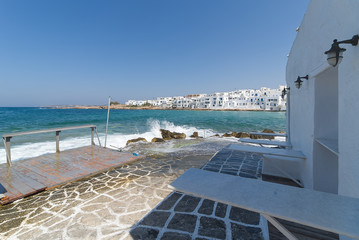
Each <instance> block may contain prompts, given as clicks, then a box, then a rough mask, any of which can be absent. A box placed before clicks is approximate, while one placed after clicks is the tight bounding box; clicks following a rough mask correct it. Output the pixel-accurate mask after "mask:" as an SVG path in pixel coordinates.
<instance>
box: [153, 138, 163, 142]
mask: <svg viewBox="0 0 359 240" xmlns="http://www.w3.org/2000/svg"><path fill="white" fill-rule="evenodd" d="M164 141H165V140H163V138H152V141H151V142H164Z"/></svg>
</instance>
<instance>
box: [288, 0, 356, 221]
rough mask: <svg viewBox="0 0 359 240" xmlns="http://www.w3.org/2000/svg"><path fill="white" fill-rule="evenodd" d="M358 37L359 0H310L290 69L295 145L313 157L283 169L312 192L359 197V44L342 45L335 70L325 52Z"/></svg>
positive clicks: (290, 118) (291, 128) (291, 137)
mask: <svg viewBox="0 0 359 240" xmlns="http://www.w3.org/2000/svg"><path fill="white" fill-rule="evenodd" d="M357 34H359V1H358V0H345V1H334V0H330V1H329V0H312V1H311V2H310V4H309V6H308V9H307V12H306V14H305V16H304V19H303V21H302V23H301V25H300V27H299V31H298V33H297V37H296V39H295V41H294V43H293V46H292V49H291V51H290V54H289V57H288V62H287V70H286V82H287V86H288V87H290V90H289V94H288V96H287V97H288V99H289V100H288V102H289V106H288V108H289V109H288V111H287V115H288V134H289V141H290V142H291V144H292V145H293V149H294V150H300V151H302V152H303V153H304V154H305V155H306V158H307V159H306V160H304V161H302V162H300V163H299V164H297V166H293V165H287V166H286V165H285V164H284V163H283V167H286V169H287V171H288V172H291V174H294V175H295V176H296V177H297V178H298V179H300V181H301V182H302V183H303V185H304V186H305V187H306V188H311V189H314V190H318V191H324V192H331V193H335V194H339V195H345V196H350V197H356V198H359V140H358V139H359V124H358V123H359V104H358V100H357V95H358V92H359V45H357V46H352V44H340V45H339V46H340V47H341V48H345V49H346V51H345V52H344V53H343V58H342V61H341V63H340V64H338V65H337V66H335V67H333V66H331V65H329V64H328V61H327V57H328V56H327V55H326V54H324V52H326V51H327V50H329V49H330V48H331V45H332V43H333V40H334V39H338V41H342V40H347V39H352V37H353V36H354V35H357ZM306 75H308V80H306V79H304V78H303V79H302V81H303V82H302V86H301V87H300V88H297V87H296V86H295V81H296V80H297V78H298V76H299V77H304V76H306ZM358 227H359V225H358Z"/></svg>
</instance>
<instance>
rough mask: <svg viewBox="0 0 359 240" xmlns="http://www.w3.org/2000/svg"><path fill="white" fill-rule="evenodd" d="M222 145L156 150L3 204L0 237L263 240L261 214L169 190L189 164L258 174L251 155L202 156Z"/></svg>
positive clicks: (234, 172) (259, 164)
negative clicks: (117, 165) (166, 151)
mask: <svg viewBox="0 0 359 240" xmlns="http://www.w3.org/2000/svg"><path fill="white" fill-rule="evenodd" d="M225 144H227V143H223V142H221V143H215V142H213V143H209V144H202V143H198V144H196V145H195V146H194V147H193V146H191V147H189V148H191V149H195V150H196V151H195V152H185V153H183V152H180V151H179V152H175V153H168V154H166V155H163V154H160V155H159V156H157V157H156V156H155V155H156V154H154V155H153V156H152V157H149V158H146V159H143V160H140V161H138V162H134V163H131V164H128V165H125V166H123V167H120V168H116V169H113V170H110V171H107V172H105V173H102V174H99V175H97V176H94V177H92V178H89V179H83V180H80V181H77V182H73V183H69V184H67V185H64V186H62V187H58V188H55V189H52V190H48V191H45V192H42V193H39V194H36V195H34V196H31V197H27V198H24V199H21V200H18V201H16V202H14V203H11V204H8V205H5V206H1V207H0V239H1V240H3V239H46V240H49V239H231V238H233V239H262V238H265V239H266V238H267V237H266V235H267V233H266V232H265V231H263V230H262V229H261V228H260V227H261V226H262V225H263V224H265V222H264V220H263V219H262V218H261V217H260V216H259V215H256V214H253V213H251V212H248V211H245V210H242V209H238V208H232V207H230V206H227V205H224V204H220V203H216V202H213V201H209V200H205V199H200V198H196V197H193V196H189V195H185V194H181V193H177V192H172V190H170V189H169V188H168V184H169V183H171V182H172V181H173V180H175V179H176V178H177V177H178V176H179V175H181V174H182V173H184V172H185V171H186V170H187V169H189V168H191V167H196V168H200V167H203V168H204V169H206V170H211V171H219V172H227V173H228V174H235V175H241V174H242V175H243V174H246V175H247V174H248V177H256V178H259V177H260V170H261V160H260V158H258V156H257V155H251V154H249V155H237V154H241V153H234V152H229V151H227V150H222V151H220V152H219V153H218V154H217V155H216V156H215V157H213V158H212V159H211V160H210V161H208V159H210V158H211V157H212V155H213V154H214V153H215V152H216V151H218V150H220V149H222V148H223V147H224V146H225ZM191 151H192V150H191ZM234 157H235V158H240V157H241V158H240V159H242V160H240V162H238V161H232V160H233V158H234ZM255 164H257V167H255ZM249 175H250V176H249Z"/></svg>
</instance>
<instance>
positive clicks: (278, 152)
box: [227, 144, 306, 160]
mask: <svg viewBox="0 0 359 240" xmlns="http://www.w3.org/2000/svg"><path fill="white" fill-rule="evenodd" d="M227 149H231V150H237V151H242V152H253V153H257V154H261V155H263V154H266V155H273V156H283V157H287V158H288V160H289V159H290V160H296V159H306V157H305V155H304V154H303V153H302V152H300V151H294V150H288V149H278V148H267V147H256V146H247V145H240V144H230V145H229V146H228V147H227Z"/></svg>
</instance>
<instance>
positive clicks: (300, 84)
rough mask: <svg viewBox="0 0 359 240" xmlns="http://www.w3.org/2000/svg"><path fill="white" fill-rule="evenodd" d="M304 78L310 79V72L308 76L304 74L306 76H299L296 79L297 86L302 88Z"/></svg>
mask: <svg viewBox="0 0 359 240" xmlns="http://www.w3.org/2000/svg"><path fill="white" fill-rule="evenodd" d="M302 79H307V80H308V79H309V76H308V74H307V75H306V76H304V77H300V76H298V77H297V81H294V83H295V86H296V87H297V88H300V87H301V86H302V82H303V81H302Z"/></svg>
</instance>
